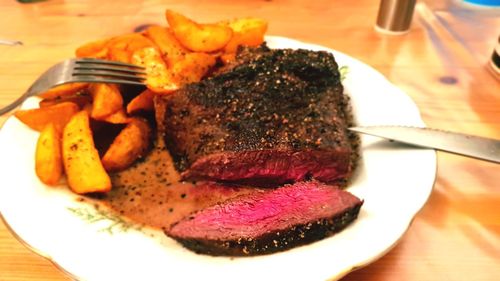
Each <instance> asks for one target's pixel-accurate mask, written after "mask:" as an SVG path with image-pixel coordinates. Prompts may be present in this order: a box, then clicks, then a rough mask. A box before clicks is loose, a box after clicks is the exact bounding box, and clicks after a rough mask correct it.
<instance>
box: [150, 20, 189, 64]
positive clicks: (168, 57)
mask: <svg viewBox="0 0 500 281" xmlns="http://www.w3.org/2000/svg"><path fill="white" fill-rule="evenodd" d="M144 35H145V36H146V37H148V38H149V39H151V41H153V43H155V44H156V46H158V48H159V49H160V52H161V54H162V57H163V59H164V60H165V62H166V63H167V66H168V67H169V68H170V67H172V66H173V64H174V62H176V61H177V60H178V59H179V58H182V57H183V56H184V55H185V54H186V53H188V52H189V50H187V49H186V48H184V46H182V45H181V43H179V41H178V40H177V38H175V35H174V33H173V32H172V30H171V29H169V28H165V27H162V26H158V25H152V26H150V27H148V28H147V29H146V30H145V31H144Z"/></svg>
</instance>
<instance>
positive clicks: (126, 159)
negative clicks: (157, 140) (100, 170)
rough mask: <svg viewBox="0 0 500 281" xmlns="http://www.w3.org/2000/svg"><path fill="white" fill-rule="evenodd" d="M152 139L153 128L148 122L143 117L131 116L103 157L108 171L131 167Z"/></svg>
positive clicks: (103, 162)
mask: <svg viewBox="0 0 500 281" xmlns="http://www.w3.org/2000/svg"><path fill="white" fill-rule="evenodd" d="M150 139H151V128H150V127H149V124H148V122H147V121H145V120H143V119H141V118H131V120H130V122H129V123H128V124H127V126H126V127H125V128H124V129H123V130H122V131H121V132H120V134H118V136H117V137H116V138H115V139H114V141H113V143H112V144H111V146H110V147H109V149H108V150H107V151H106V153H105V154H104V156H103V157H102V164H103V166H104V168H105V169H106V170H107V171H119V170H123V169H125V168H127V167H129V166H130V165H132V163H134V161H135V160H137V159H138V158H139V157H141V156H143V155H144V153H145V152H146V151H147V149H148V147H149V143H150Z"/></svg>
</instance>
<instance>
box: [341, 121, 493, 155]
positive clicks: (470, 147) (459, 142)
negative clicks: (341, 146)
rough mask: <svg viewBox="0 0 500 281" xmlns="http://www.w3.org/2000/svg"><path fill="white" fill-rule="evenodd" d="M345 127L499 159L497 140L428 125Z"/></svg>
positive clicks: (369, 133)
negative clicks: (426, 126)
mask: <svg viewBox="0 0 500 281" xmlns="http://www.w3.org/2000/svg"><path fill="white" fill-rule="evenodd" d="M349 130H351V131H354V132H358V133H363V134H367V135H372V136H377V137H382V138H386V139H390V140H394V141H398V142H402V143H407V144H411V145H415V146H419V147H426V148H433V149H436V150H441V151H446V152H450V153H454V154H459V155H463V156H468V157H472V158H476V159H480V160H485V161H490V162H494V163H500V140H496V139H489V138H483V137H478V136H471V135H466V134H461V133H454V132H448V131H442V130H436V129H429V128H417V127H406V126H369V127H352V128H349Z"/></svg>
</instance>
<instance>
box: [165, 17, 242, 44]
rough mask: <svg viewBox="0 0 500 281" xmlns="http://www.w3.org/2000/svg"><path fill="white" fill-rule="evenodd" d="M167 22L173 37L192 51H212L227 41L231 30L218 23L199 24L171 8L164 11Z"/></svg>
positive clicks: (230, 35)
mask: <svg viewBox="0 0 500 281" xmlns="http://www.w3.org/2000/svg"><path fill="white" fill-rule="evenodd" d="M166 18H167V22H168V24H169V25H170V27H171V28H172V31H173V32H174V35H175V37H176V38H177V40H179V42H180V43H181V44H182V45H183V46H184V47H186V48H187V49H189V50H191V51H194V52H214V51H217V50H220V49H222V48H223V47H224V46H226V44H227V43H228V42H229V40H230V39H231V37H232V35H233V30H232V29H231V28H230V27H228V26H225V25H220V24H199V23H196V22H194V21H193V20H191V19H189V18H187V17H185V16H183V15H181V14H179V13H176V12H174V11H171V10H167V11H166Z"/></svg>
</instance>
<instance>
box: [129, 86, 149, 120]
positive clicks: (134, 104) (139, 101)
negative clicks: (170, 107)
mask: <svg viewBox="0 0 500 281" xmlns="http://www.w3.org/2000/svg"><path fill="white" fill-rule="evenodd" d="M154 96H155V93H154V92H152V91H151V90H149V89H147V90H145V91H143V92H142V93H140V94H138V95H137V96H136V97H134V98H133V99H132V100H131V101H130V102H129V103H128V104H127V113H128V114H134V113H137V112H140V111H153V109H154V102H153V98H154Z"/></svg>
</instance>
